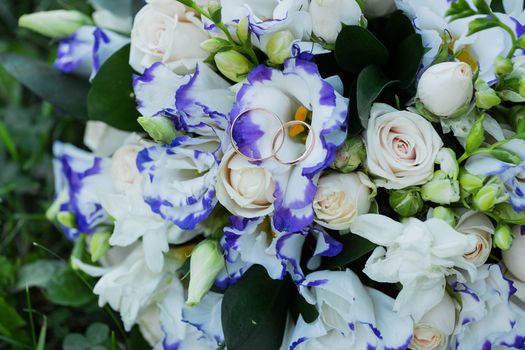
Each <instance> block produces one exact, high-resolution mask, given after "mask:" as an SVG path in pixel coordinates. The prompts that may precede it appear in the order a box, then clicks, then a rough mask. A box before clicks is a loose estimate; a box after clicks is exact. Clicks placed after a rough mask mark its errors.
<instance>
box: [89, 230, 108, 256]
mask: <svg viewBox="0 0 525 350" xmlns="http://www.w3.org/2000/svg"><path fill="white" fill-rule="evenodd" d="M110 236H111V234H110V233H109V232H97V233H95V234H93V235H91V240H90V241H89V253H90V254H91V261H92V262H97V261H98V260H99V259H100V258H101V257H103V256H104V255H106V253H107V252H108V250H109V248H111V246H110V245H109V237H110Z"/></svg>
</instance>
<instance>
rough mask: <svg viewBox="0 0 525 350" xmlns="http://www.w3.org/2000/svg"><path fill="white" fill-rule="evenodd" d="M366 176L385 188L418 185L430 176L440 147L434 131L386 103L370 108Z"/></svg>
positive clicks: (439, 140)
mask: <svg viewBox="0 0 525 350" xmlns="http://www.w3.org/2000/svg"><path fill="white" fill-rule="evenodd" d="M365 140H366V148H367V160H366V165H367V167H368V169H369V171H370V174H372V175H374V176H376V177H378V179H376V180H375V184H376V185H377V186H379V187H385V188H388V189H401V188H405V187H408V186H412V185H421V184H423V183H425V182H426V181H427V180H429V179H430V178H431V177H432V174H433V173H434V161H435V159H436V156H437V154H438V152H439V150H440V149H441V147H442V146H443V142H442V141H441V139H440V138H439V135H438V134H437V132H436V130H434V127H433V126H432V124H431V123H430V122H428V121H427V120H426V119H425V118H423V117H422V116H420V115H418V114H415V113H410V112H407V111H398V110H396V109H395V108H392V107H390V106H388V105H386V104H382V103H376V104H374V105H373V106H372V110H371V112H370V119H369V121H368V127H367V130H366V132H365Z"/></svg>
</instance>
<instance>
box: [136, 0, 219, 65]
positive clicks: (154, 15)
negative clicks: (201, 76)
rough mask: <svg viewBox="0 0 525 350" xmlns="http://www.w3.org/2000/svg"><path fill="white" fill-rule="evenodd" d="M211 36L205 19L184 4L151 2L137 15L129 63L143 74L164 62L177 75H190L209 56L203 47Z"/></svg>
mask: <svg viewBox="0 0 525 350" xmlns="http://www.w3.org/2000/svg"><path fill="white" fill-rule="evenodd" d="M208 38H209V36H208V33H207V32H206V31H205V30H204V27H203V24H202V22H201V21H200V20H199V19H198V18H196V17H195V14H194V13H193V12H191V11H188V9H187V8H186V7H185V6H184V5H182V4H180V3H178V2H177V1H155V2H153V1H150V2H149V3H148V4H146V6H144V7H143V8H142V9H141V10H140V11H139V12H138V13H137V15H136V16H135V20H134V22H133V28H132V30H131V54H130V61H129V63H130V65H131V66H132V67H133V69H135V70H136V71H138V72H140V73H142V72H143V71H144V69H146V68H148V67H150V66H151V65H152V64H153V63H155V62H162V63H164V64H166V65H167V66H168V67H170V69H171V70H173V71H174V72H175V73H177V74H187V73H190V72H192V71H193V69H194V68H195V65H196V64H197V62H199V61H201V60H203V59H204V58H206V57H207V56H208V54H207V53H206V52H205V51H204V50H202V49H201V47H200V44H201V43H202V42H203V41H204V40H206V39H208Z"/></svg>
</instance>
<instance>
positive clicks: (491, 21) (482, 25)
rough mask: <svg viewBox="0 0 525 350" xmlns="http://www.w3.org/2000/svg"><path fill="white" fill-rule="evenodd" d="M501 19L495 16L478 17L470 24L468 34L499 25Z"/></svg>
mask: <svg viewBox="0 0 525 350" xmlns="http://www.w3.org/2000/svg"><path fill="white" fill-rule="evenodd" d="M499 24H500V23H499V20H497V19H495V18H476V19H473V20H472V21H470V22H469V24H468V34H467V35H472V34H474V33H477V32H481V31H482V30H485V29H490V28H494V27H498V26H499Z"/></svg>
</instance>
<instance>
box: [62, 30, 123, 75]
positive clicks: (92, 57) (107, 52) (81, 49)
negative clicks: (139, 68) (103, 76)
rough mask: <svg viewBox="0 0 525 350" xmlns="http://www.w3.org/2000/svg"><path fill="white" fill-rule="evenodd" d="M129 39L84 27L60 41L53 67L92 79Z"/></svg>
mask: <svg viewBox="0 0 525 350" xmlns="http://www.w3.org/2000/svg"><path fill="white" fill-rule="evenodd" d="M127 43H129V38H127V37H124V36H122V35H119V34H117V33H114V32H111V31H109V30H104V29H101V28H98V27H92V26H84V27H81V28H80V29H78V30H77V31H76V32H75V33H73V34H72V35H71V36H70V37H68V38H65V39H62V40H60V43H59V46H58V52H57V58H56V60H55V64H54V65H55V67H56V68H57V69H58V70H61V71H62V72H64V73H75V74H78V75H81V76H86V77H90V79H93V78H94V77H95V75H96V74H97V72H98V70H99V69H100V67H101V66H102V64H103V63H104V62H105V61H106V60H107V59H108V58H109V57H110V56H111V55H113V54H114V53H115V52H116V51H118V50H119V49H120V48H121V47H123V46H124V45H126V44H127Z"/></svg>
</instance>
